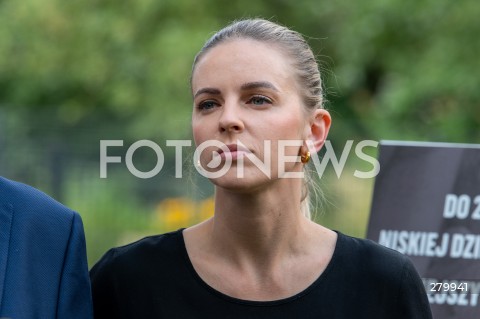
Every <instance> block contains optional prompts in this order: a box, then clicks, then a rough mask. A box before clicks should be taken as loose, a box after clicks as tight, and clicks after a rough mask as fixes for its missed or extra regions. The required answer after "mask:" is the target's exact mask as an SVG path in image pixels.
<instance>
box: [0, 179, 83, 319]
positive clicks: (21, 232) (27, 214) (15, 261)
mask: <svg viewBox="0 0 480 319" xmlns="http://www.w3.org/2000/svg"><path fill="white" fill-rule="evenodd" d="M4 317H6V318H12V319H22V318H29V319H30V318H68V319H71V318H82V319H87V318H92V317H93V315H92V304H91V290H90V281H89V277H88V265H87V259H86V249H85V236H84V232H83V225H82V221H81V219H80V216H79V215H78V214H77V213H76V212H74V211H72V210H70V209H68V208H67V207H65V206H63V205H61V204H60V203H58V202H56V201H55V200H53V199H52V198H50V197H48V196H47V195H45V194H44V193H42V192H40V191H38V190H36V189H34V188H32V187H30V186H27V185H24V184H21V183H17V182H13V181H10V180H7V179H5V178H2V177H0V318H4Z"/></svg>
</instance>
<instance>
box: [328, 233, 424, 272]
mask: <svg viewBox="0 0 480 319" xmlns="http://www.w3.org/2000/svg"><path fill="white" fill-rule="evenodd" d="M338 241H339V243H338V246H337V247H338V249H339V255H340V256H341V258H342V259H343V260H344V261H345V262H347V263H348V264H349V265H350V267H352V268H354V269H355V270H356V271H360V272H362V273H368V274H370V275H371V276H372V277H376V278H379V279H381V278H383V279H386V280H392V279H395V278H396V279H397V280H401V278H402V277H404V276H408V275H409V274H408V273H411V272H414V273H415V274H416V270H415V268H414V266H413V264H412V262H411V261H410V259H409V258H408V257H407V256H405V255H403V254H401V253H399V252H398V251H395V250H393V249H391V248H387V247H384V246H382V245H380V244H378V243H376V242H374V241H372V240H369V239H361V238H355V237H351V236H348V235H344V234H341V233H339V234H338Z"/></svg>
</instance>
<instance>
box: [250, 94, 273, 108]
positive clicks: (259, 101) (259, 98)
mask: <svg viewBox="0 0 480 319" xmlns="http://www.w3.org/2000/svg"><path fill="white" fill-rule="evenodd" d="M247 104H253V105H259V106H261V105H265V104H272V100H270V99H269V98H268V97H266V96H263V95H254V96H252V97H251V98H250V100H248V101H247Z"/></svg>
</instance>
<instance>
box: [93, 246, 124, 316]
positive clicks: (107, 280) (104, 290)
mask: <svg viewBox="0 0 480 319" xmlns="http://www.w3.org/2000/svg"><path fill="white" fill-rule="evenodd" d="M114 258H115V249H110V250H109V251H108V252H107V253H106V254H105V255H104V256H103V257H102V259H100V261H98V262H97V263H96V264H95V265H94V266H93V267H92V269H91V270H90V280H91V283H92V298H93V314H94V318H95V319H102V318H120V315H119V314H118V305H117V301H116V300H117V298H116V288H115V272H114V267H113V266H114V263H113V261H114Z"/></svg>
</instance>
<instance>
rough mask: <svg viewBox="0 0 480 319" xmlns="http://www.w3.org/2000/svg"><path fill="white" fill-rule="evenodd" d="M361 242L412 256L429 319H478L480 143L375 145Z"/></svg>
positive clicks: (389, 142)
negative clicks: (372, 178) (366, 221)
mask: <svg viewBox="0 0 480 319" xmlns="http://www.w3.org/2000/svg"><path fill="white" fill-rule="evenodd" d="M379 162H380V173H379V175H378V176H377V177H376V181H375V188H374V194H373V202H372V209H371V215H370V221H369V225H368V232H367V237H368V238H369V239H372V240H374V241H376V242H378V243H380V244H382V245H384V246H387V247H390V248H393V249H395V250H397V251H400V252H401V253H403V254H405V255H407V256H409V257H410V259H411V260H412V261H413V263H414V264H415V266H416V268H417V270H418V272H419V274H420V276H421V277H422V278H423V281H424V284H425V289H426V290H427V294H428V298H429V301H430V305H431V308H432V312H433V315H434V318H436V319H446V318H449V319H450V318H456V319H457V318H458V319H460V318H461V319H470V318H480V300H479V293H480V144H450V143H423V142H422V143H421V142H394V141H384V142H381V143H380V156H379Z"/></svg>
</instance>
